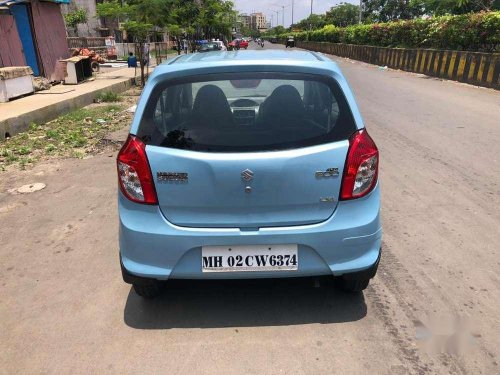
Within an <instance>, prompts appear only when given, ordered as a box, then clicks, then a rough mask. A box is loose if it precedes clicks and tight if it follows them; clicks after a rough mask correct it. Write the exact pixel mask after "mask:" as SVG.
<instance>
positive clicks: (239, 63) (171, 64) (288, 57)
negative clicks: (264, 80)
mask: <svg viewBox="0 0 500 375" xmlns="http://www.w3.org/2000/svg"><path fill="white" fill-rule="evenodd" d="M252 71H268V72H272V71H275V72H289V73H293V72H295V73H311V74H322V75H328V76H331V75H332V73H333V74H334V75H335V76H337V77H338V76H342V77H343V75H342V73H341V71H340V68H339V67H338V66H337V64H336V63H335V62H333V61H332V60H330V59H329V58H328V57H326V56H325V55H323V54H321V53H316V52H311V51H303V50H292V51H290V50H277V49H275V50H273V49H270V50H239V51H210V52H203V53H193V54H187V55H180V56H177V57H175V58H173V59H171V60H167V61H165V62H164V63H162V64H160V65H158V66H157V67H156V68H155V69H154V71H153V74H152V75H151V76H150V79H149V80H148V81H150V82H151V83H152V84H156V83H158V82H159V81H161V80H163V79H165V78H166V76H165V74H167V75H168V77H169V78H181V77H186V76H188V75H198V74H210V73H225V72H226V73H229V72H252Z"/></svg>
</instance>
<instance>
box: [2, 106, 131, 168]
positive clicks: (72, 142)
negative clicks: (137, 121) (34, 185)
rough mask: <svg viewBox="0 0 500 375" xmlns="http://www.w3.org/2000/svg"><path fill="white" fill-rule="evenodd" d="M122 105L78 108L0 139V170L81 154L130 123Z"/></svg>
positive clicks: (89, 151) (24, 166) (92, 148)
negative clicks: (50, 158) (48, 158)
mask: <svg viewBox="0 0 500 375" xmlns="http://www.w3.org/2000/svg"><path fill="white" fill-rule="evenodd" d="M123 109H125V105H124V104H120V105H117V104H110V105H105V106H95V107H87V108H81V109H78V110H76V111H73V112H70V113H68V114H66V115H63V116H60V117H58V118H57V119H55V120H53V121H50V122H48V123H46V124H44V125H37V124H31V125H30V127H29V130H28V131H26V132H24V133H20V134H17V135H15V136H13V137H11V138H8V139H6V140H3V141H0V170H5V167H6V166H8V165H13V164H17V165H18V166H20V167H21V169H24V168H26V167H27V166H29V165H31V164H33V163H34V162H36V161H37V160H39V159H41V158H44V157H55V156H56V157H78V158H81V157H84V156H85V155H87V154H90V153H92V151H93V150H95V145H96V144H97V143H98V142H99V141H100V140H101V139H102V138H103V137H104V136H105V135H106V134H107V133H109V132H111V131H114V130H118V129H121V128H122V127H123V126H124V125H126V124H128V123H129V122H130V118H131V116H130V114H128V113H126V112H123Z"/></svg>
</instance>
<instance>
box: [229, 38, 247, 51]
mask: <svg viewBox="0 0 500 375" xmlns="http://www.w3.org/2000/svg"><path fill="white" fill-rule="evenodd" d="M227 47H228V49H229V50H234V49H247V48H248V42H247V41H246V40H244V39H235V40H233V41H232V42H230V43H229V44H228V45H227Z"/></svg>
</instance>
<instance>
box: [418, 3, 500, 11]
mask: <svg viewBox="0 0 500 375" xmlns="http://www.w3.org/2000/svg"><path fill="white" fill-rule="evenodd" d="M422 2H423V5H424V8H425V12H426V13H429V14H433V15H444V14H465V13H470V12H480V11H488V10H499V9H500V0H423V1H422Z"/></svg>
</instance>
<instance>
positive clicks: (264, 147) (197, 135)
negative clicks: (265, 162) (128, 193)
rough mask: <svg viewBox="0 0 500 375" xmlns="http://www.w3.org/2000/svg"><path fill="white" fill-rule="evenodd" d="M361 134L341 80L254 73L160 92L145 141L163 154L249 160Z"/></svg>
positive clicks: (149, 108)
mask: <svg viewBox="0 0 500 375" xmlns="http://www.w3.org/2000/svg"><path fill="white" fill-rule="evenodd" d="M353 131H355V124H354V120H353V118H352V114H351V111H350V109H349V106H348V104H347V101H346V100H345V97H344V95H343V93H342V91H341V89H340V87H339V86H338V84H336V82H335V81H334V80H333V79H324V78H321V79H319V78H317V77H315V76H310V75H307V76H304V75H290V74H287V75H282V76H280V74H275V73H265V74H264V73H261V74H257V73H253V74H237V75H235V74H230V75H226V77H224V75H222V76H221V75H217V76H213V75H208V76H204V77H203V79H201V78H200V77H199V76H198V78H197V79H195V78H191V79H186V80H181V81H180V82H174V83H171V84H168V83H165V84H163V85H162V84H160V85H158V86H157V87H156V88H155V89H154V90H153V92H152V94H151V96H150V98H149V100H148V102H147V104H146V107H145V111H144V114H143V116H142V119H141V122H140V126H139V130H138V134H137V135H138V136H139V137H141V138H142V139H143V141H144V142H146V144H150V145H155V146H163V147H171V148H180V149H189V150H194V151H209V152H245V151H273V150H284V149H290V148H297V147H306V146H311V145H316V144H323V143H327V142H333V141H338V140H343V139H347V138H348V137H349V136H350V135H351V134H352V132H353Z"/></svg>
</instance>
